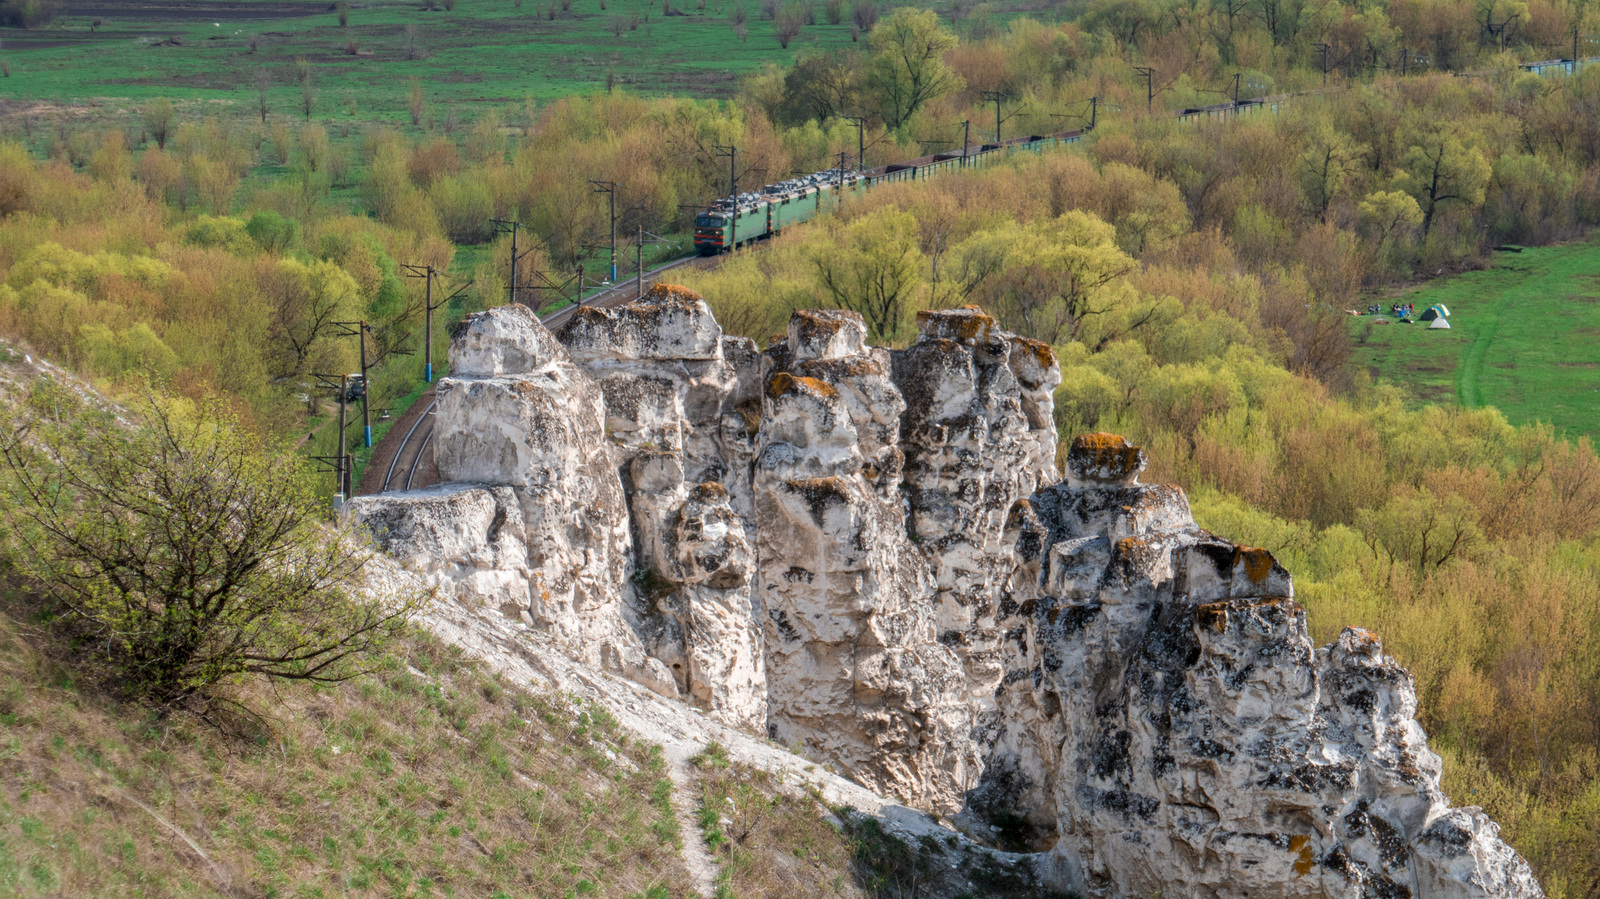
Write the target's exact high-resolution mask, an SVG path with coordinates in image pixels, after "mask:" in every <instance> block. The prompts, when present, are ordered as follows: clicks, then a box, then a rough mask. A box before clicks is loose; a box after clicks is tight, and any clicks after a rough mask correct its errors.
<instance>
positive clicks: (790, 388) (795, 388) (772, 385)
mask: <svg viewBox="0 0 1600 899" xmlns="http://www.w3.org/2000/svg"><path fill="white" fill-rule="evenodd" d="M791 393H805V394H809V395H811V396H838V395H839V391H837V390H835V389H834V388H833V386H832V385H830V384H828V383H827V382H826V381H819V380H817V379H816V378H797V377H795V376H794V375H791V374H789V373H788V372H786V371H780V372H778V373H777V374H775V375H773V376H772V380H771V381H768V382H767V396H770V397H772V398H773V399H777V398H778V397H780V396H785V395H787V394H791Z"/></svg>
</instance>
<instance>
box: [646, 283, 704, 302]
mask: <svg viewBox="0 0 1600 899" xmlns="http://www.w3.org/2000/svg"><path fill="white" fill-rule="evenodd" d="M643 298H644V299H645V300H653V301H655V302H661V301H663V300H667V301H671V300H676V301H678V302H683V303H698V302H700V301H701V300H704V299H705V297H703V296H701V295H700V294H699V293H698V292H696V291H694V290H690V289H689V288H687V287H684V286H683V285H682V284H657V285H655V286H654V287H652V288H650V289H649V290H647V291H645V293H644V297H643Z"/></svg>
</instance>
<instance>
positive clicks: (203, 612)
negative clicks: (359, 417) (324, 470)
mask: <svg viewBox="0 0 1600 899" xmlns="http://www.w3.org/2000/svg"><path fill="white" fill-rule="evenodd" d="M16 400H17V401H16V403H15V405H11V406H7V407H6V408H5V409H4V411H0V490H3V495H4V497H5V500H6V502H7V507H8V508H9V509H10V510H11V511H10V514H9V515H8V516H7V521H6V525H5V529H4V537H5V543H4V548H5V551H6V554H7V556H8V558H9V561H10V562H11V564H12V565H13V566H14V570H15V571H16V572H17V573H19V574H21V575H22V576H23V577H24V578H25V582H26V583H27V584H28V585H29V586H30V587H31V588H33V589H34V590H37V591H38V592H39V593H40V594H41V595H42V596H43V597H45V598H46V599H47V600H48V603H49V604H48V606H47V607H46V608H47V609H48V611H49V612H50V613H51V614H52V615H54V616H57V618H56V620H57V622H58V623H59V624H60V625H61V626H62V628H63V629H64V631H65V632H66V633H67V634H69V635H71V636H72V637H73V638H74V639H75V641H76V643H77V645H78V647H79V652H78V654H77V658H78V659H79V660H81V661H83V662H84V663H85V664H86V666H87V667H88V668H89V669H91V671H92V672H93V673H94V674H96V675H98V676H100V677H101V678H103V680H104V682H105V683H106V684H107V685H108V686H109V687H110V688H111V689H112V690H114V691H115V692H117V693H119V694H122V695H123V696H126V697H128V698H131V699H135V700H139V701H144V702H148V703H150V704H152V705H155V706H157V707H159V708H162V709H172V708H175V707H178V706H182V705H186V704H187V705H194V704H198V705H199V707H200V709H201V711H202V712H203V713H204V712H205V711H206V710H214V709H215V708H216V705H215V703H216V701H217V700H218V699H219V696H218V694H217V692H216V690H217V688H219V687H222V686H225V685H228V684H231V683H236V682H238V681H239V680H241V679H243V678H246V677H249V676H257V675H259V676H264V677H267V678H274V679H286V680H309V681H318V682H333V681H339V680H343V679H346V678H349V677H352V676H354V675H356V674H358V673H360V672H361V671H362V665H363V664H364V662H365V661H366V660H367V659H369V658H371V656H370V653H372V652H373V651H375V650H376V649H378V648H379V647H381V646H382V644H384V643H385V642H386V641H388V640H389V639H391V638H393V637H396V636H398V635H399V634H400V633H401V630H402V628H403V627H404V626H405V622H406V618H407V617H408V616H409V615H410V614H411V613H413V612H414V611H416V610H417V609H418V608H419V607H420V604H421V602H422V599H423V598H422V597H421V596H402V597H390V598H385V599H378V598H374V597H370V596H364V595H362V594H361V593H360V592H359V590H358V583H359V582H358V576H359V575H360V573H361V570H362V567H363V565H364V564H365V562H366V559H367V554H366V551H365V550H363V549H362V548H360V546H359V544H357V543H356V542H355V541H354V540H353V538H352V537H350V536H349V535H345V534H339V533H336V532H333V531H331V530H330V528H329V527H328V526H327V525H325V524H324V522H323V521H322V515H321V513H320V505H321V504H320V502H319V500H318V499H317V497H316V494H315V492H314V491H313V489H312V487H311V483H310V472H309V470H308V467H307V466H306V465H305V463H304V462H303V461H302V460H300V459H298V458H297V457H296V456H294V455H293V454H292V453H291V452H290V451H289V448H288V447H287V446H280V445H271V446H268V447H265V448H264V447H262V446H261V445H260V443H259V442H258V440H257V439H256V438H254V437H252V436H250V435H248V434H246V433H245V432H244V431H242V430H241V429H240V428H239V426H238V423H237V422H236V421H235V420H234V419H233V418H232V417H231V416H230V415H229V414H227V413H226V412H224V411H223V410H222V408H221V407H220V406H219V405H217V404H215V403H201V404H190V403H187V402H184V401H179V400H169V399H164V398H161V397H158V396H155V395H153V394H146V395H144V396H143V397H142V398H140V399H139V400H138V401H137V402H136V403H134V404H133V405H132V406H131V408H128V409H125V410H118V409H110V408H103V407H100V406H97V405H95V404H94V403H93V402H91V401H89V400H88V399H86V398H85V396H84V394H83V393H82V392H81V391H80V390H77V389H74V388H73V387H71V386H69V385H66V384H62V383H59V382H55V381H48V380H47V381H42V382H40V383H39V384H38V385H36V386H35V388H34V389H33V390H32V391H31V392H30V393H29V394H28V395H26V396H25V397H17V398H16ZM224 701H225V700H224Z"/></svg>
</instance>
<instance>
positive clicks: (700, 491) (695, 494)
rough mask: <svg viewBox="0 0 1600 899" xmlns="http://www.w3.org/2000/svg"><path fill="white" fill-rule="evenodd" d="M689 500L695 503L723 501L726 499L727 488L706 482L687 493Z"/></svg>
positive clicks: (714, 482)
mask: <svg viewBox="0 0 1600 899" xmlns="http://www.w3.org/2000/svg"><path fill="white" fill-rule="evenodd" d="M689 498H690V499H691V500H694V501H695V502H697V503H709V502H716V501H718V500H725V499H727V498H728V488H726V487H724V486H722V485H721V484H719V483H717V482H716V481H707V482H705V483H704V484H701V485H699V486H697V487H695V488H694V489H693V490H691V491H689Z"/></svg>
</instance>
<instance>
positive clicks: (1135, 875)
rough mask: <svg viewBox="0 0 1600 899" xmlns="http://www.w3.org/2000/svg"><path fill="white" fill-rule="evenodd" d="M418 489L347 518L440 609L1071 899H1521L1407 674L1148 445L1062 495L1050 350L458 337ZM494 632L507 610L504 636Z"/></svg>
mask: <svg viewBox="0 0 1600 899" xmlns="http://www.w3.org/2000/svg"><path fill="white" fill-rule="evenodd" d="M452 362H453V366H454V368H453V372H454V374H453V377H452V378H450V379H447V380H446V381H445V382H442V383H441V388H440V400H439V411H438V415H437V418H438V423H437V425H436V432H435V433H436V437H435V441H434V446H435V453H436V457H437V461H438V464H439V468H440V473H441V476H442V477H443V478H444V479H445V480H446V481H449V482H450V483H447V484H444V485H441V486H439V487H437V488H432V489H429V490H425V491H416V492H412V493H399V494H382V495H379V496H375V497H366V498H362V499H359V500H354V501H352V503H351V509H352V514H353V515H354V516H355V517H356V518H357V519H359V520H361V521H364V522H366V523H367V524H368V525H369V526H370V527H371V529H372V530H373V531H374V533H375V534H376V535H377V539H378V541H379V543H380V545H381V546H383V547H384V548H385V549H387V550H388V551H389V552H390V553H391V554H393V555H395V556H396V557H397V558H398V559H399V560H400V561H401V563H402V565H403V566H404V567H405V568H406V569H408V570H409V571H410V573H411V575H412V576H415V577H420V578H422V579H423V580H424V581H425V582H427V583H431V584H433V585H436V586H437V587H439V588H440V589H441V591H442V592H443V593H445V594H446V595H447V596H448V597H450V598H451V599H453V600H455V602H456V603H458V604H461V605H465V606H467V607H471V608H477V609H482V608H488V609H492V610H500V611H501V612H502V613H503V615H504V617H503V618H501V620H502V621H507V627H508V628H509V629H511V630H516V629H517V628H524V629H533V630H537V631H540V632H543V633H546V634H548V635H550V637H549V638H548V639H554V640H556V641H558V642H560V643H561V644H562V645H564V646H566V647H567V651H568V652H569V653H570V654H572V655H573V656H574V657H575V658H578V659H580V660H582V661H583V662H584V663H585V664H588V665H589V666H591V667H595V668H605V669H609V670H611V671H614V672H617V673H619V674H622V675H623V676H626V677H628V678H631V679H633V680H635V681H637V682H641V683H644V684H647V685H649V686H650V688H651V689H654V690H656V691H657V692H659V693H661V694H663V695H666V696H672V697H677V698H680V699H682V700H684V701H685V702H688V703H690V704H692V705H695V706H698V707H699V708H701V709H703V710H705V711H706V712H707V713H709V714H711V715H713V716H715V717H718V718H721V719H722V720H723V721H726V722H728V723H730V724H733V725H736V726H738V727H742V728H744V729H746V730H750V731H758V732H760V731H764V732H766V733H767V734H769V735H771V736H772V737H774V738H775V739H777V740H778V741H780V742H782V743H784V744H786V745H791V746H798V747H802V748H803V751H804V752H806V753H807V754H808V755H810V756H811V757H814V758H819V759H821V760H826V761H827V762H829V763H830V765H831V766H832V767H834V768H835V769H837V770H839V771H841V772H843V773H845V774H847V775H849V776H850V777H852V778H854V779H855V780H857V781H858V782H860V783H862V784H865V785H867V786H869V787H871V788H872V789H873V790H875V791H877V792H878V793H880V794H882V795H886V796H893V797H897V798H898V799H900V800H901V801H903V802H905V803H907V804H909V805H914V806H917V807H920V808H924V809H928V810H932V811H936V812H939V813H942V814H947V815H948V814H953V813H955V812H956V811H957V810H958V809H959V810H961V811H960V815H959V816H958V818H957V820H958V821H960V822H962V823H963V825H964V826H966V827H968V828H969V829H970V830H971V831H972V832H973V833H977V834H987V835H988V837H989V838H991V839H993V840H995V841H996V842H999V843H1001V844H1003V845H1007V846H1026V847H1029V848H1031V849H1032V850H1034V851H1036V852H1039V853H1040V855H1039V856H1038V858H1039V859H1040V860H1041V867H1042V868H1046V869H1050V870H1053V871H1055V872H1057V875H1058V877H1059V879H1060V881H1061V883H1062V885H1063V886H1064V887H1069V888H1071V889H1073V890H1075V891H1077V892H1080V893H1082V894H1083V895H1085V896H1095V897H1124V896H1126V897H1133V896H1148V895H1155V894H1160V895H1167V896H1185V897H1189V896H1192V897H1205V899H1212V897H1216V899H1221V897H1241V899H1242V897H1248V896H1256V897H1261V896H1306V897H1340V899H1344V897H1349V899H1358V897H1360V899H1367V897H1488V896H1510V897H1536V896H1541V895H1542V893H1541V892H1540V890H1539V887H1538V885H1537V884H1536V883H1535V882H1534V880H1533V878H1532V876H1531V873H1530V872H1529V870H1528V867H1527V865H1526V863H1525V862H1523V860H1522V859H1521V858H1520V857H1519V856H1517V855H1516V853H1515V852H1513V851H1512V850H1511V849H1510V848H1509V847H1508V846H1506V845H1505V844H1504V843H1503V842H1502V841H1501V840H1500V839H1499V837H1498V832H1497V829H1496V827H1495V825H1494V824H1493V822H1491V821H1489V820H1488V819H1487V818H1485V817H1484V816H1483V815H1482V813H1481V812H1480V811H1478V810H1476V809H1451V808H1450V807H1449V806H1448V803H1447V801H1446V798H1445V797H1444V796H1443V795H1442V794H1441V792H1440V790H1439V760H1438V757H1437V756H1435V755H1434V754H1433V753H1431V752H1430V751H1429V750H1428V748H1427V745H1426V741H1425V737H1424V735H1423V733H1422V731H1421V729H1420V727H1419V726H1418V725H1417V723H1416V721H1415V713H1416V699H1415V694H1414V692H1413V689H1412V686H1411V681H1410V678H1409V676H1408V675H1407V674H1406V673H1405V672H1404V671H1403V670H1402V669H1400V668H1399V667H1398V666H1396V665H1395V664H1394V662H1393V661H1392V660H1391V659H1389V658H1388V657H1386V656H1384V655H1383V653H1382V648H1381V645H1380V644H1379V643H1378V641H1377V639H1376V638H1375V637H1373V636H1372V635H1370V634H1367V633H1366V632H1363V631H1359V630H1356V629H1350V630H1347V631H1346V632H1345V633H1344V634H1343V635H1341V636H1340V638H1339V639H1338V640H1337V641H1336V642H1335V643H1334V644H1332V645H1330V646H1327V647H1323V648H1321V649H1318V648H1315V647H1313V646H1312V644H1311V642H1310V639H1309V636H1308V632H1307V629H1306V624H1305V615H1304V612H1303V611H1302V609H1301V608H1300V606H1299V605H1298V604H1297V603H1296V602H1295V600H1294V591H1293V584H1292V580H1291V578H1290V576H1289V574H1288V573H1287V572H1286V571H1284V570H1283V568H1282V567H1281V566H1279V565H1278V564H1277V562H1276V561H1275V560H1274V559H1273V558H1272V556H1271V555H1270V554H1269V553H1267V552H1266V551H1265V550H1260V549H1254V548H1250V547H1242V546H1236V545H1234V544H1233V543H1231V542H1229V541H1227V540H1224V539H1222V538H1219V537H1217V536H1216V535H1213V534H1210V533H1208V532H1207V531H1205V530H1203V529H1201V528H1198V527H1196V526H1195V525H1194V522H1193V520H1192V518H1191V516H1190V512H1189V507H1188V502H1187V500H1186V498H1185V497H1184V494H1183V492H1182V491H1181V490H1179V489H1178V488H1175V487H1171V486H1163V485H1144V484H1140V483H1139V482H1138V476H1139V473H1140V472H1141V471H1142V470H1143V469H1144V467H1145V463H1146V459H1145V456H1144V453H1143V451H1142V450H1140V449H1139V448H1138V447H1136V446H1132V445H1130V444H1128V442H1127V441H1125V440H1123V439H1121V438H1119V437H1115V436H1113V435H1103V434H1101V435H1085V436H1083V437H1080V438H1079V439H1077V440H1076V441H1074V443H1073V445H1072V446H1071V448H1070V449H1069V451H1068V453H1067V457H1066V459H1065V463H1066V464H1065V470H1066V480H1065V481H1064V482H1060V483H1058V482H1057V475H1056V459H1055V452H1056V435H1055V430H1054V425H1053V421H1052V418H1053V403H1052V392H1053V390H1054V389H1055V387H1056V386H1057V385H1058V384H1059V383H1060V370H1059V367H1058V366H1057V364H1056V361H1055V358H1054V355H1053V354H1052V353H1051V351H1050V349H1049V348H1048V347H1046V346H1043V345H1042V344H1037V343H1034V342H1032V341H1028V340H1024V339H1022V338H1019V337H1016V336H1015V335H1011V334H1007V333H1005V332H1003V331H1001V330H999V329H998V328H997V327H996V325H995V323H994V321H993V320H992V319H991V318H989V317H988V316H987V315H985V314H984V313H983V312H982V310H980V309H976V308H973V307H968V308H963V309H957V310H948V311H942V312H936V313H930V314H926V315H924V316H922V317H920V319H919V337H918V339H917V340H916V341H915V342H914V343H912V344H911V345H910V346H908V347H907V348H905V349H903V350H899V351H894V352H891V351H889V350H886V349H881V348H874V347H870V346H868V345H867V343H866V328H865V326H864V325H863V323H862V321H861V319H860V318H859V317H858V316H855V315H854V314H852V313H847V312H838V311H831V312H801V313H796V314H795V316H794V317H793V318H792V319H791V321H790V324H789V328H788V332H787V334H786V335H784V336H783V337H782V338H779V339H775V340H774V342H773V344H772V345H771V346H770V347H769V348H768V349H767V350H766V351H765V352H764V353H758V352H757V351H756V348H755V346H754V344H753V343H751V342H750V341H747V340H743V339H740V338H730V337H727V336H725V335H723V334H722V333H721V329H720V328H719V327H718V326H717V323H716V321H715V320H714V319H713V317H712V316H711V313H710V310H709V308H707V306H706V305H705V303H704V302H703V301H702V300H701V298H700V297H698V296H697V295H695V294H693V293H692V292H690V291H686V290H683V289H682V288H670V287H667V288H658V289H656V290H654V291H652V292H651V294H650V295H649V296H647V297H645V298H643V299H642V300H640V301H637V302H634V303H631V304H628V305H625V306H622V307H620V308H617V309H611V310H599V309H584V310H580V311H578V312H577V313H576V314H575V315H574V316H573V319H572V321H571V322H570V323H569V324H568V326H567V327H566V328H564V329H563V331H562V333H561V334H560V335H559V340H558V339H557V337H556V336H554V335H551V334H550V333H549V332H548V331H546V330H545V329H544V327H543V326H542V325H541V324H539V323H538V322H537V320H535V319H534V318H533V316H532V315H531V314H530V313H527V312H526V310H522V309H519V308H515V307H507V308H503V309H496V310H490V311H489V312H486V313H480V314H478V315H476V316H473V317H471V318H469V320H468V321H467V322H466V323H464V325H463V327H462V328H461V329H460V330H459V331H458V332H457V334H456V335H455V339H454V343H453V344H452ZM507 619H511V620H507Z"/></svg>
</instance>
